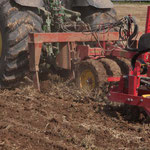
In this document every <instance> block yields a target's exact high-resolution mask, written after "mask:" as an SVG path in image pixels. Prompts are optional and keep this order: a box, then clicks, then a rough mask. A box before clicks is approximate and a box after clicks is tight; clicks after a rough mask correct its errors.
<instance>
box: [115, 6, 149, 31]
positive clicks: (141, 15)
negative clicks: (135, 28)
mask: <svg viewBox="0 0 150 150" xmlns="http://www.w3.org/2000/svg"><path fill="white" fill-rule="evenodd" d="M149 5H150V4H149ZM147 6H148V5H144V4H141V5H140V4H135V5H133V4H132V5H129V4H124V5H121V4H116V5H115V9H116V11H117V14H118V18H122V17H124V16H127V15H129V14H130V15H132V16H134V17H135V18H136V21H137V23H138V25H139V31H142V32H144V31H145V24H146V16H147Z"/></svg>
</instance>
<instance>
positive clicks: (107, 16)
mask: <svg viewBox="0 0 150 150" xmlns="http://www.w3.org/2000/svg"><path fill="white" fill-rule="evenodd" d="M74 10H75V11H78V12H80V13H81V19H82V20H83V21H84V22H85V23H88V24H89V25H90V26H91V28H95V25H99V24H103V23H114V22H116V21H117V13H116V11H115V10H114V9H113V8H111V9H98V8H95V7H92V6H88V7H74Z"/></svg>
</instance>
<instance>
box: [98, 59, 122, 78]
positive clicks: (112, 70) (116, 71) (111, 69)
mask: <svg viewBox="0 0 150 150" xmlns="http://www.w3.org/2000/svg"><path fill="white" fill-rule="evenodd" d="M100 62H102V64H103V65H104V68H105V69H106V72H107V75H108V76H114V77H120V76H121V69H120V67H119V65H118V64H117V63H116V62H115V61H114V60H112V59H109V58H102V59H100Z"/></svg>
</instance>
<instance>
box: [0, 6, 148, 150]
mask: <svg viewBox="0 0 150 150" xmlns="http://www.w3.org/2000/svg"><path fill="white" fill-rule="evenodd" d="M115 7H116V10H117V12H118V14H119V16H124V15H127V14H129V13H130V14H134V15H135V16H137V20H138V22H140V27H141V29H142V30H144V28H142V27H143V26H145V15H146V6H145V5H135V6H133V5H125V6H122V5H116V6H115ZM41 88H42V92H41V93H39V92H38V91H36V90H34V89H33V87H32V84H31V83H30V81H28V80H27V79H25V81H24V82H23V83H22V85H21V87H20V88H16V89H14V90H3V91H0V150H53V149H54V150H103V149H104V150H106V149H108V150H138V149H139V150H149V149H150V146H149V145H150V124H149V123H148V121H147V120H146V119H145V116H144V115H143V114H141V116H140V117H139V118H136V117H135V115H133V114H136V113H135V112H134V109H132V110H133V112H132V115H131V114H130V111H128V112H127V111H125V107H124V106H120V107H115V106H112V105H110V103H109V102H108V100H107V97H106V96H105V95H104V93H103V91H104V90H105V89H103V91H99V93H97V95H88V94H87V93H84V92H80V91H78V90H77V89H75V88H73V85H72V84H69V83H67V82H65V83H64V82H63V81H62V80H61V79H59V78H58V77H52V76H51V77H49V80H47V81H43V82H42V83H41Z"/></svg>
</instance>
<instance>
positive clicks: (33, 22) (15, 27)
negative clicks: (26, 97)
mask: <svg viewBox="0 0 150 150" xmlns="http://www.w3.org/2000/svg"><path fill="white" fill-rule="evenodd" d="M36 11H37V12H38V10H36V9H33V8H28V7H21V6H20V5H18V4H16V3H15V2H13V1H10V0H1V1H0V86H1V87H6V88H9V87H13V86H14V85H15V83H16V82H17V81H19V80H21V79H22V78H23V77H24V76H25V74H26V72H27V71H28V69H29V67H28V64H29V63H28V53H29V52H28V34H29V33H30V32H41V31H42V27H41V26H42V22H43V21H42V19H41V17H39V16H38V15H37V14H36Z"/></svg>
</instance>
